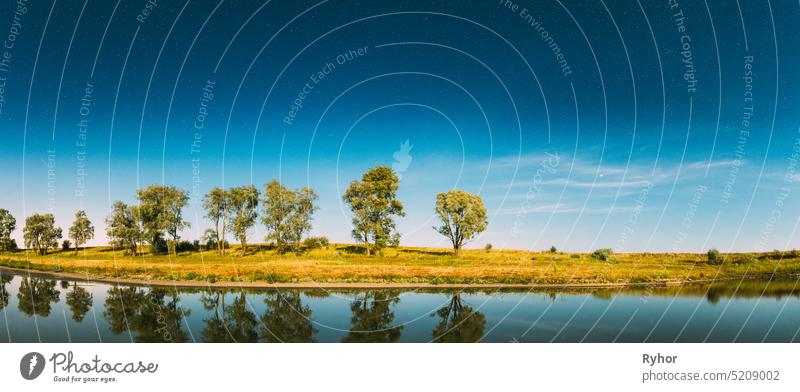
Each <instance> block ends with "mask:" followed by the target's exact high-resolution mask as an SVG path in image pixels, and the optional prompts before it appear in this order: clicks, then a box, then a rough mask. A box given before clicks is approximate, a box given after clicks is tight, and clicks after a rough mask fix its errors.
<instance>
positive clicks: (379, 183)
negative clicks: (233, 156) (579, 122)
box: [0, 166, 488, 255]
mask: <svg viewBox="0 0 800 392" xmlns="http://www.w3.org/2000/svg"><path fill="white" fill-rule="evenodd" d="M399 186H400V179H399V177H398V176H397V174H396V173H395V172H394V171H393V170H392V169H391V168H388V167H386V166H377V167H374V168H372V169H370V170H368V171H367V172H366V173H364V174H363V175H362V177H361V179H360V180H355V181H353V182H351V183H350V185H349V186H348V188H347V190H346V191H345V193H344V195H343V196H342V200H343V201H344V203H346V204H347V205H348V206H349V207H350V210H351V212H352V215H353V219H352V226H353V230H352V236H353V238H354V239H355V240H356V241H357V242H359V243H361V244H363V246H364V248H365V251H366V254H367V255H370V254H372V253H373V252H375V251H377V250H380V249H381V248H383V247H385V246H397V245H398V244H399V241H400V234H399V233H398V232H397V228H396V225H395V221H394V218H395V217H402V216H405V212H404V211H403V203H402V202H400V200H398V198H397V191H398V189H399ZM136 199H137V203H136V204H132V205H129V204H126V203H124V202H122V201H116V202H114V204H113V206H112V208H111V213H110V214H109V215H108V217H107V218H106V234H107V236H108V239H109V242H110V244H111V246H113V247H114V248H116V249H127V250H129V251H130V252H131V253H132V254H133V255H136V254H138V253H139V250H140V249H142V248H143V246H145V245H150V247H151V250H152V251H153V252H160V251H164V250H166V251H169V252H175V253H177V249H178V244H179V241H180V234H179V233H180V232H181V231H182V230H184V229H187V228H189V227H190V224H189V222H188V221H186V220H185V219H184V218H183V214H182V211H183V208H184V207H185V206H186V205H187V204H188V202H189V193H188V192H187V191H185V190H183V189H179V188H176V187H174V186H170V185H160V184H157V185H150V186H148V187H146V188H143V189H139V190H137V191H136ZM317 199H318V197H317V194H316V193H315V192H314V190H313V189H311V188H308V187H304V188H298V189H289V188H287V187H286V186H284V185H283V184H281V183H280V182H278V181H276V180H272V181H270V182H268V183H267V184H266V185H265V186H264V192H263V194H262V193H261V192H259V190H258V189H257V188H256V187H255V186H253V185H244V186H238V187H232V188H228V189H223V188H219V187H215V188H213V189H211V190H210V191H209V192H208V194H206V195H205V197H204V198H203V208H204V209H205V212H206V217H207V218H208V219H209V220H210V221H211V222H212V224H213V227H212V228H209V229H208V230H206V233H205V234H204V237H205V238H206V239H207V240H208V242H209V244H212V246H213V247H215V248H216V249H217V251H218V252H219V253H220V254H221V255H222V254H224V249H225V244H226V243H227V242H226V240H225V233H230V234H232V235H233V236H234V237H235V238H236V239H237V240H238V241H239V242H240V243H241V250H242V255H245V254H246V253H247V241H248V231H249V230H250V229H251V228H252V227H253V226H254V225H255V224H256V222H257V221H258V220H259V218H260V220H261V222H262V223H263V224H264V226H265V227H266V229H267V233H268V234H267V238H266V240H267V241H271V242H274V243H275V245H276V247H277V249H278V251H280V252H285V251H290V250H296V249H299V247H300V244H301V243H302V240H303V236H304V235H305V234H306V233H308V232H310V231H311V228H312V226H311V220H312V217H313V214H314V212H315V211H317V210H318V207H317V206H316V204H315V203H316V201H317ZM259 205H260V206H261V208H259ZM435 212H436V215H437V216H438V218H439V219H440V221H441V224H440V225H439V226H436V227H434V229H436V231H438V232H439V233H440V234H442V235H444V236H446V237H447V238H448V239H449V240H450V242H451V243H452V245H453V249H454V251H455V254H456V255H458V253H459V251H460V250H461V249H462V247H463V245H464V244H465V243H466V242H468V241H469V240H471V239H473V238H474V237H475V236H476V235H477V234H479V233H480V232H482V231H484V230H485V229H486V226H487V223H488V222H487V215H486V208H485V207H484V205H483V200H482V199H481V198H480V197H479V196H476V195H472V194H470V193H468V192H465V191H459V190H452V191H449V192H445V193H440V194H438V195H437V196H436V207H435ZM15 228H16V220H15V219H14V217H13V216H11V214H10V213H9V212H8V211H7V210H3V209H0V250H4V251H5V250H12V248H13V247H14V246H15V244H14V242H13V239H11V233H12V232H13V231H14V229H15ZM23 231H24V238H25V246H26V248H28V249H35V250H37V251H38V252H39V253H41V254H47V250H48V249H50V248H56V247H58V240H59V239H61V238H62V232H61V228H58V227H56V226H55V218H54V217H53V214H34V215H31V216H29V217H28V218H26V220H25V228H24V230H23ZM69 237H70V238H71V239H73V241H74V244H75V251H76V252H77V250H78V248H79V247H80V246H81V245H84V244H86V242H87V241H89V240H90V239H92V238H93V237H94V227H93V226H92V223H91V222H90V221H89V219H88V217H87V216H86V213H85V212H84V211H83V210H80V211H78V212H77V213H76V214H75V221H74V222H73V224H72V226H71V227H70V229H69Z"/></svg>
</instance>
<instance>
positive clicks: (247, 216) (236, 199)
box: [228, 185, 258, 256]
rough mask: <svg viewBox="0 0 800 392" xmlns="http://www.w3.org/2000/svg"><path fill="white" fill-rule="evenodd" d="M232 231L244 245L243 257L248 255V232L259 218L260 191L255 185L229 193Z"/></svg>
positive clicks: (240, 187)
mask: <svg viewBox="0 0 800 392" xmlns="http://www.w3.org/2000/svg"><path fill="white" fill-rule="evenodd" d="M228 211H229V213H230V222H231V224H230V226H229V228H230V231H231V233H232V234H233V235H234V237H236V239H237V240H239V242H240V243H241V244H242V256H244V255H246V254H247V231H248V230H249V229H250V228H251V227H253V225H255V224H256V218H257V217H258V189H256V187H255V186H253V185H245V186H239V187H234V188H231V189H230V190H229V191H228Z"/></svg>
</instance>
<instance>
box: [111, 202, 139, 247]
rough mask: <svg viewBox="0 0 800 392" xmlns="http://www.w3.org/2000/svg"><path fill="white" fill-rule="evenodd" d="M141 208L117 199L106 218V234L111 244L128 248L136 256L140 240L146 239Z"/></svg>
mask: <svg viewBox="0 0 800 392" xmlns="http://www.w3.org/2000/svg"><path fill="white" fill-rule="evenodd" d="M138 215H139V210H138V208H136V207H135V206H128V205H127V204H125V203H123V202H121V201H116V202H115V203H114V205H113V206H112V207H111V214H109V216H108V217H107V218H106V235H107V236H108V240H109V242H111V246H113V247H114V248H117V249H128V250H130V252H131V254H133V255H134V256H135V255H136V253H137V250H138V246H139V242H141V241H143V239H144V229H143V228H142V227H141V226H140V225H139V218H138Z"/></svg>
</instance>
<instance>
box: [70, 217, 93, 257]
mask: <svg viewBox="0 0 800 392" xmlns="http://www.w3.org/2000/svg"><path fill="white" fill-rule="evenodd" d="M69 236H70V238H72V239H73V240H74V241H75V254H78V248H80V246H81V245H83V244H85V243H86V242H87V241H89V240H90V239H92V238H94V226H92V222H91V221H90V220H89V217H87V216H86V211H84V210H79V211H78V212H76V213H75V221H74V222H72V226H70V228H69Z"/></svg>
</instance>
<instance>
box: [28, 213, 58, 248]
mask: <svg viewBox="0 0 800 392" xmlns="http://www.w3.org/2000/svg"><path fill="white" fill-rule="evenodd" d="M55 224H56V219H55V217H53V214H33V215H31V216H29V217H28V218H26V219H25V229H24V230H23V236H24V237H25V247H26V248H29V249H35V250H37V251H38V252H39V254H41V255H46V254H47V250H48V249H50V248H58V240H60V239H61V228H60V227H56V225H55Z"/></svg>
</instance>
